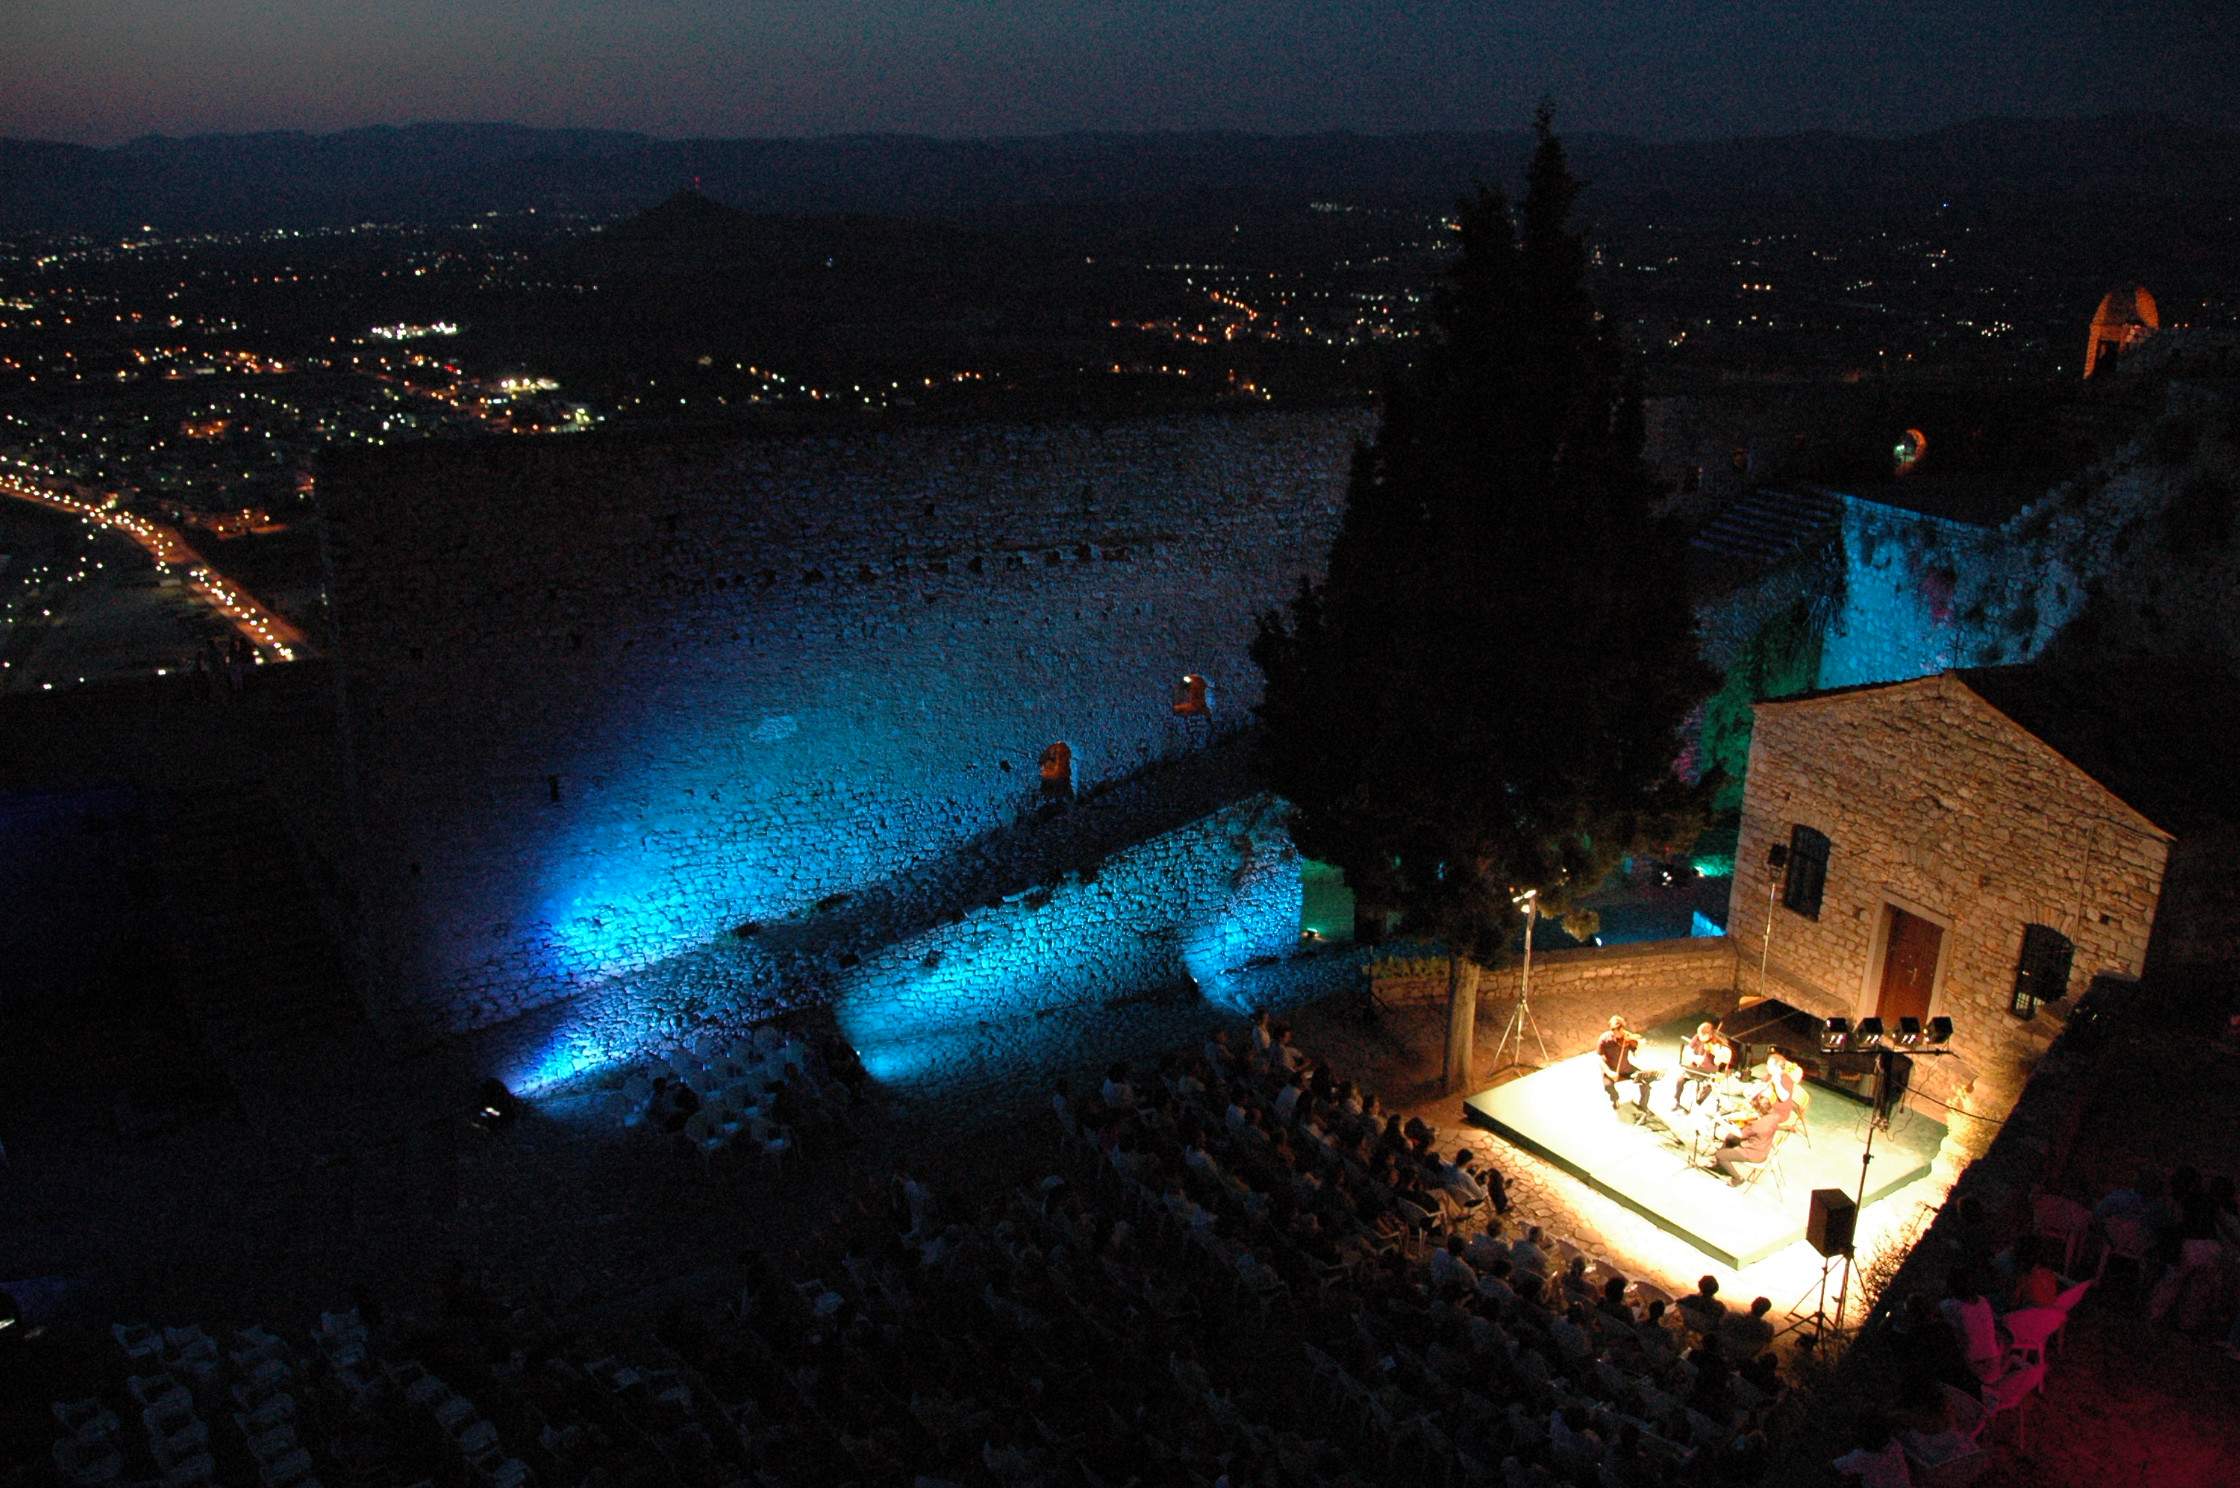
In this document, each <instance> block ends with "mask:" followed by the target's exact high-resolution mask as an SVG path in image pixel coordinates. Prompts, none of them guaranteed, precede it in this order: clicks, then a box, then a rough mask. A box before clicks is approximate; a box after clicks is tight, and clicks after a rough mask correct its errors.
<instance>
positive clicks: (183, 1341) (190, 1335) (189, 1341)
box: [163, 1327, 218, 1364]
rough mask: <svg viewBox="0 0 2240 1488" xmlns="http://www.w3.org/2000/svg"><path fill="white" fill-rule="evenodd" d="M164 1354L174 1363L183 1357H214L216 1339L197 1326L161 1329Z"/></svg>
mask: <svg viewBox="0 0 2240 1488" xmlns="http://www.w3.org/2000/svg"><path fill="white" fill-rule="evenodd" d="M163 1352H164V1356H165V1357H166V1358H167V1359H169V1360H170V1361H171V1362H172V1363H174V1364H176V1363H178V1362H180V1361H181V1360H184V1359H215V1358H216V1357H217V1356H218V1340H216V1339H215V1338H212V1337H211V1336H210V1335H209V1334H207V1333H205V1332H203V1331H202V1330H201V1329H200V1328H197V1327H186V1328H166V1329H164V1330H163Z"/></svg>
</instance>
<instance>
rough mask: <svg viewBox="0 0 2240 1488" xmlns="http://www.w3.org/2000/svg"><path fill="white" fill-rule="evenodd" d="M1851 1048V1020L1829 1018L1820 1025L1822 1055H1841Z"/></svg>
mask: <svg viewBox="0 0 2240 1488" xmlns="http://www.w3.org/2000/svg"><path fill="white" fill-rule="evenodd" d="M1850 1047H1851V1020H1850V1019H1849V1018H1830V1019H1829V1020H1828V1021H1827V1022H1825V1023H1823V1024H1821V1025H1820V1051H1821V1052H1822V1053H1824V1054H1841V1053H1842V1052H1843V1051H1844V1050H1846V1049H1848V1048H1850Z"/></svg>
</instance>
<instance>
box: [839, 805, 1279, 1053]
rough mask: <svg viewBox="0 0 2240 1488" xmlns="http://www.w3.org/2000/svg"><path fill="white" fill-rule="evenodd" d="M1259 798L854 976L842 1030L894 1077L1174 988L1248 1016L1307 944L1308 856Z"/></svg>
mask: <svg viewBox="0 0 2240 1488" xmlns="http://www.w3.org/2000/svg"><path fill="white" fill-rule="evenodd" d="M1281 814H1282V813H1281V810H1280V808H1279V806H1278V805H1277V803H1275V802H1273V801H1271V800H1269V799H1267V798H1265V797H1259V798H1255V799H1253V800H1250V801H1246V802H1243V803H1240V804H1239V805H1237V806H1235V807H1232V808H1230V809H1228V810H1226V811H1222V812H1218V813H1216V814H1214V815H1213V816H1210V817H1206V818H1204V819H1202V820H1199V821H1196V822H1192V823H1190V824H1189V825H1187V826H1185V827H1182V828H1179V829H1177V830H1175V831H1172V832H1168V833H1164V834H1162V835H1160V836H1158V837H1156V838H1153V839H1152V840H1150V841H1148V842H1145V843H1142V844H1140V845H1139V846H1137V847H1134V848H1131V849H1129V850H1128V851H1126V852H1123V853H1120V854H1117V855H1115V856H1114V857H1112V858H1110V859H1108V860H1107V861H1106V862H1105V863H1104V864H1103V865H1101V866H1100V868H1099V869H1098V871H1097V872H1096V873H1095V875H1094V876H1093V877H1090V878H1088V879H1086V880H1085V879H1084V878H1083V877H1082V876H1081V875H1078V874H1075V875H1069V876H1068V878H1067V879H1066V880H1065V881H1064V882H1062V883H1059V884H1056V885H1053V886H1051V887H1050V888H1049V890H1048V891H1046V892H1034V893H1029V894H1024V895H1019V896H1014V897H1012V898H1010V899H1007V900H1006V901H1005V902H1004V903H1002V904H1000V905H994V906H989V907H987V908H985V909H983V910H980V911H977V912H975V913H973V914H970V915H968V916H966V917H965V918H964V919H962V920H961V921H958V922H956V923H952V924H947V925H942V926H938V927H936V928H934V929H931V930H928V931H926V932H924V933H922V934H919V935H916V936H912V937H910V938H909V939H906V940H903V941H900V942H898V943H896V944H895V945H893V946H890V947H888V948H887V949H886V950H884V951H882V952H880V953H879V954H877V955H875V956H872V957H869V958H867V959H866V960H865V961H864V962H863V963H862V964H861V965H860V966H858V967H855V968H853V969H851V970H849V971H847V972H845V973H844V974H843V975H842V977H841V979H840V984H839V987H838V992H839V996H838V997H837V999H836V1006H837V1007H838V1010H839V1014H840V1019H841V1026H842V1028H843V1029H844V1030H845V1031H846V1032H847V1034H848V1036H849V1037H850V1039H852V1040H853V1042H854V1043H855V1046H856V1047H857V1049H858V1050H860V1051H861V1052H862V1054H863V1057H864V1061H865V1065H866V1067H867V1068H869V1069H870V1070H871V1072H872V1074H873V1075H875V1076H878V1077H880V1078H882V1079H895V1080H909V1079H922V1078H924V1077H925V1076H926V1075H927V1074H928V1073H929V1068H928V1067H937V1066H939V1065H941V1064H943V1063H946V1062H950V1061H952V1060H955V1059H957V1058H959V1057H962V1055H963V1051H967V1050H970V1049H973V1048H975V1047H984V1046H986V1045H988V1044H990V1043H1001V1042H1005V1041H1018V1040H1022V1039H1024V1040H1032V1038H1033V1036H1034V1034H1033V1025H1034V1024H1035V1023H1036V1022H1038V1021H1040V1020H1042V1019H1044V1018H1047V1017H1049V1016H1050V1015H1052V1014H1056V1013H1060V1012H1063V1011H1066V1010H1068V1009H1073V1008H1080V1007H1084V1006H1090V1007H1093V1006H1097V1005H1100V1004H1103V1003H1106V1002H1109V1001H1111V1000H1112V999H1114V998H1124V997H1130V996H1135V995H1142V994H1160V993H1170V994H1173V995H1174V996H1176V997H1178V998H1183V999H1187V1000H1189V1001H1190V1002H1191V1003H1193V1004H1194V1005H1196V1004H1201V1003H1211V1004H1214V1005H1217V1006H1220V1007H1222V1008H1223V1009H1224V1011H1234V1010H1235V1009H1234V996H1233V990H1232V989H1233V987H1234V985H1235V984H1236V983H1237V981H1238V980H1239V979H1240V978H1241V976H1242V974H1243V973H1244V972H1245V971H1246V969H1247V967H1248V965H1249V964H1250V963H1252V962H1253V961H1255V960H1256V959H1263V958H1268V957H1274V956H1281V955H1285V954H1288V953H1290V952H1291V951H1294V950H1296V949H1297V947H1298V941H1299V910H1300V889H1299V859H1298V853H1297V850H1296V849H1295V848H1294V847H1293V846H1292V844H1291V840H1290V837H1289V835H1288V834H1287V833H1285V832H1284V831H1283V829H1282V826H1281V824H1280V820H1281Z"/></svg>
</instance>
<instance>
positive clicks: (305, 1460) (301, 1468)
mask: <svg viewBox="0 0 2240 1488" xmlns="http://www.w3.org/2000/svg"><path fill="white" fill-rule="evenodd" d="M310 1476H311V1454H310V1453H309V1452H307V1451H305V1450H304V1449H303V1448H301V1447H297V1448H296V1449H295V1450H294V1451H292V1452H290V1453H288V1454H287V1455H286V1456H284V1457H280V1458H278V1459H276V1460H274V1461H271V1462H267V1463H266V1464H265V1465H264V1466H263V1467H262V1468H261V1469H259V1471H258V1473H257V1477H258V1478H259V1479H260V1480H261V1481H262V1482H263V1483H264V1485H265V1488H289V1485H290V1484H293V1483H300V1482H302V1481H303V1480H304V1479H305V1478H308V1477H310Z"/></svg>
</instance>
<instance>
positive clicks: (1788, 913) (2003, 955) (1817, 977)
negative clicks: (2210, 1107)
mask: <svg viewBox="0 0 2240 1488" xmlns="http://www.w3.org/2000/svg"><path fill="white" fill-rule="evenodd" d="M2236 719H2240V686H2236V685H2235V684H2234V683H2233V682H2232V681H2231V679H2229V678H2226V677H2223V676H2221V675H2206V674H2202V673H2199V672H2195V671H2192V670H2190V669H2187V668H2183V667H2180V666H2175V665H2171V664H2165V663H2150V662H2145V661H2140V662H2133V663H2127V664H2124V665H2121V666H2113V667H2103V668H2097V669H2093V670H2063V669H2058V668H2055V667H2051V666H2046V665H2030V666H2012V667H1995V668H1978V669H1971V670H1964V671H1947V672H1943V673H1939V674H1937V675H1934V676H1927V677H1919V678H1914V679H1912V680H1909V681H1902V682H1890V683H1880V684H1872V685H1867V686H1860V687H1848V688H1836V689H1832V690H1824V691H1819V692H1812V693H1805V694H1802V695H1799V696H1795V697H1787V698H1779V699H1773V700H1769V701H1764V702H1760V703H1758V704H1757V705H1756V726H1755V732H1754V734H1753V736H1752V740H1751V746H1750V766H1749V778H1748V785H1747V788H1746V793H1745V796H1744V801H1743V812H1742V829H1741V837H1740V841H1739V843H1738V846H1737V851H1736V867H1735V879H1734V888H1733V897H1732V901H1731V903H1730V908H1729V922H1728V925H1729V928H1728V933H1729V935H1730V937H1731V938H1732V941H1733V944H1734V950H1735V955H1736V958H1737V961H1738V963H1739V966H1738V985H1739V987H1740V989H1741V991H1742V992H1743V994H1744V995H1745V996H1749V995H1752V994H1763V995H1765V996H1769V997H1774V998H1778V999H1780V1000H1781V1001H1784V1002H1787V1003H1789V1004H1791V1005H1794V1006H1796V1007H1798V1008H1801V1009H1803V1010H1805V1011H1807V1012H1810V1013H1813V1014H1815V1015H1817V1016H1820V1017H1847V1018H1851V1019H1854V1020H1856V1019H1860V1018H1865V1017H1879V1018H1881V1019H1882V1020H1883V1021H1884V1023H1885V1024H1886V1025H1887V1026H1888V1027H1890V1028H1892V1029H1895V1028H1896V1027H1897V1020H1898V1019H1899V1018H1901V1017H1908V1016H1910V1017H1917V1018H1921V1019H1923V1020H1924V1021H1926V1020H1928V1019H1930V1018H1934V1017H1949V1018H1951V1019H1952V1021H1953V1026H1954V1033H1953V1037H1952V1042H1951V1046H1950V1047H1951V1048H1952V1050H1953V1051H1954V1052H1955V1054H1956V1055H1957V1056H1958V1057H1955V1058H1944V1059H1924V1060H1921V1061H1920V1062H1919V1065H1918V1067H1917V1068H1916V1070H1915V1072H1914V1080H1913V1088H1914V1089H1915V1090H1916V1091H1917V1092H1920V1093H1922V1094H1925V1095H1927V1096H1929V1097H1930V1098H1932V1099H1935V1100H1939V1101H1945V1102H1949V1103H1957V1104H1959V1105H1960V1106H1961V1107H1962V1108H1963V1109H1966V1110H1972V1111H1976V1112H1981V1113H1984V1114H1990V1115H1997V1114H2001V1113H2003V1112H2004V1111H2005V1110H2006V1109H2007V1108H2008V1107H2010V1106H2011V1105H2012V1104H2013V1101H2014V1097H2015V1094H2016V1093H2017V1092H2018V1091H2019V1090H2020V1088H2021V1085H2022V1082H2023V1081H2024V1080H2025V1079H2026V1078H2027V1077H2028V1074H2029V1070H2030V1067H2031V1066H2032V1064H2033V1063H2035V1061H2036V1060H2037V1058H2038V1056H2039V1055H2040V1054H2042V1053H2043V1052H2044V1050H2045V1048H2046V1046H2047V1045H2049V1044H2050V1043H2052V1041H2053V1038H2054V1036H2055V1034H2057V1033H2058V1032H2059V1031H2060V1029H2061V1027H2062V1025H2063V1022H2064V1019H2065V1018H2066V1016H2067V1015H2068V1012H2069V1011H2070V1010H2071V1009H2073V1008H2074V1007H2075V1006H2076V1003H2077V1000H2078V998H2079V997H2081V996H2082V995H2083V994H2084V993H2085V992H2086V991H2087V990H2088V989H2089V988H2092V987H2093V986H2094V984H2095V983H2096V982H2102V981H2104V980H2112V981H2114V982H2116V983H2118V984H2119V988H2118V989H2117V990H2118V992H2119V995H2120V984H2121V983H2123V982H2128V981H2132V980H2136V979H2137V978H2139V977H2140V976H2141V975H2142V974H2145V973H2146V972H2148V971H2149V969H2150V968H2157V969H2158V971H2159V969H2162V968H2169V969H2173V970H2176V971H2178V972H2180V973H2182V972H2183V970H2184V969H2185V968H2187V967H2189V966H2190V967H2199V966H2201V965H2204V964H2209V963H2213V962H2216V961H2218V960H2221V959H2224V958H2227V957H2229V955H2230V954H2231V950H2232V947H2233V943H2234V936H2233V927H2234V921H2235V916H2234V908H2233V906H2234V901H2235V893H2234V887H2233V885H2234V877H2235V876H2234V874H2233V873H2232V870H2231V868H2230V867H2229V864H2230V863H2231V861H2232V858H2233V852H2232V849H2233V846H2234V842H2235V840H2236V838H2240V832H2236V830H2235V827H2234V823H2235V822H2240V789H2236V786H2235V783H2234V782H2235V779H2236V778H2240V771H2236V770H2235V769H2234V768H2233V765H2234V763H2235V761H2234V758H2233V754H2234V752H2233V751H2232V749H2231V746H2230V742H2229V741H2230V739H2231V735H2232V731H2233V727H2234V720H2236ZM1968 1124H1969V1125H1972V1124H1973V1123H1968Z"/></svg>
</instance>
